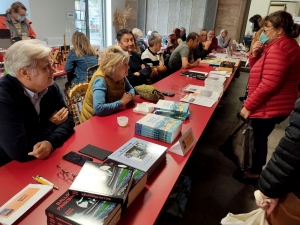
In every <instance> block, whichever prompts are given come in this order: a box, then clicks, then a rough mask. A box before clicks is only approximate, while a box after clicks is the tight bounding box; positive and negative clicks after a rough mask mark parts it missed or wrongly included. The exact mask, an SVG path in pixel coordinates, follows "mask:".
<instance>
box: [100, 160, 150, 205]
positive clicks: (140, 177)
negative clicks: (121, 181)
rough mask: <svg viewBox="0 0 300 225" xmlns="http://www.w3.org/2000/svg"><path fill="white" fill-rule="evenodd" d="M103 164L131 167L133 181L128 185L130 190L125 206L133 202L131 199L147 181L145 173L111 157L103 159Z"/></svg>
mask: <svg viewBox="0 0 300 225" xmlns="http://www.w3.org/2000/svg"><path fill="white" fill-rule="evenodd" d="M105 164H108V165H116V166H119V167H129V168H131V169H133V175H132V177H133V181H132V183H131V186H130V190H129V193H128V201H127V207H128V206H129V205H130V204H131V203H132V202H133V200H134V199H135V198H136V197H137V196H138V194H139V193H140V192H141V191H142V190H143V189H144V187H145V185H146V182H147V173H145V172H143V171H141V170H138V169H135V168H133V167H130V166H128V165H125V164H123V163H119V162H117V161H114V160H112V159H107V160H106V161H105Z"/></svg>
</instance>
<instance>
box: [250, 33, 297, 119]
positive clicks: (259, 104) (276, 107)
mask: <svg viewBox="0 0 300 225" xmlns="http://www.w3.org/2000/svg"><path fill="white" fill-rule="evenodd" d="M249 64H250V67H251V70H250V75H249V83H248V88H249V89H248V99H247V100H246V101H245V103H244V107H245V108H246V109H248V110H249V111H251V114H250V118H273V117H278V116H288V115H289V114H290V113H291V112H292V110H293V106H294V103H295V101H296V100H297V94H298V84H299V82H300V48H299V45H298V43H297V42H296V40H295V39H292V38H289V37H287V36H283V37H281V38H278V39H277V40H275V41H274V42H273V43H271V44H269V45H267V44H266V45H265V46H264V51H263V53H262V55H261V56H260V57H252V56H251V55H250V56H249Z"/></svg>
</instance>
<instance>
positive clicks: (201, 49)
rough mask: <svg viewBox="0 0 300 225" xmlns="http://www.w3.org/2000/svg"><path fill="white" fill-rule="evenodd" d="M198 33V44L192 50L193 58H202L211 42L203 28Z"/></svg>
mask: <svg viewBox="0 0 300 225" xmlns="http://www.w3.org/2000/svg"><path fill="white" fill-rule="evenodd" d="M199 35H200V40H199V45H198V46H197V48H195V49H194V51H193V55H194V60H197V59H204V58H205V57H206V56H207V54H208V49H209V46H210V44H211V42H210V41H207V31H206V30H205V29H202V30H200V32H199Z"/></svg>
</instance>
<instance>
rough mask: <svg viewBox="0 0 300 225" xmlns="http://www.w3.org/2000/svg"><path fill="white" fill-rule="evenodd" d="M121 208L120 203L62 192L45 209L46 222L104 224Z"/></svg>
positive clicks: (67, 224)
mask: <svg viewBox="0 0 300 225" xmlns="http://www.w3.org/2000/svg"><path fill="white" fill-rule="evenodd" d="M120 208H121V204H117V203H114V202H108V201H102V200H99V199H95V198H90V197H80V196H76V195H72V194H70V193H69V191H66V192H65V193H64V194H62V195H61V196H60V197H59V198H58V199H57V200H56V201H55V202H53V203H52V204H51V205H50V206H49V207H48V208H47V209H46V211H45V212H46V216H47V220H48V224H51V223H52V224H66V225H69V224H76V225H77V224H78V225H79V224H80V225H81V224H90V225H94V224H97V225H106V224H109V223H110V221H111V220H112V218H113V217H114V216H115V214H117V212H118V211H119V210H121V209H120Z"/></svg>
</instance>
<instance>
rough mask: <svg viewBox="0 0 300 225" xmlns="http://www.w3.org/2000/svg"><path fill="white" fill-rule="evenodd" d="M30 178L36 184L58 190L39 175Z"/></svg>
mask: <svg viewBox="0 0 300 225" xmlns="http://www.w3.org/2000/svg"><path fill="white" fill-rule="evenodd" d="M32 178H33V180H34V181H36V182H37V183H40V184H44V185H50V186H53V188H54V189H58V187H57V186H56V185H55V184H53V183H51V182H50V181H48V180H46V179H45V178H43V177H42V176H40V175H37V176H35V177H32Z"/></svg>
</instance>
